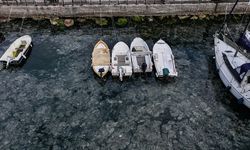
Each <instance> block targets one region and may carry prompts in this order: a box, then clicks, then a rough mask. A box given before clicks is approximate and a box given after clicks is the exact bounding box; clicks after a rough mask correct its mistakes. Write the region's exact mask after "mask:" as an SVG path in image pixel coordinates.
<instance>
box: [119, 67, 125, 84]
mask: <svg viewBox="0 0 250 150" xmlns="http://www.w3.org/2000/svg"><path fill="white" fill-rule="evenodd" d="M118 70H119V78H120V80H121V81H122V80H123V79H122V77H123V74H124V72H123V68H122V67H119V68H118Z"/></svg>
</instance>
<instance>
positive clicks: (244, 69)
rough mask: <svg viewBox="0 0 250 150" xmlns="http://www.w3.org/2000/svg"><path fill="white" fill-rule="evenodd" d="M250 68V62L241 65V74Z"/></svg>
mask: <svg viewBox="0 0 250 150" xmlns="http://www.w3.org/2000/svg"><path fill="white" fill-rule="evenodd" d="M248 70H250V63H246V64H243V65H241V66H240V74H242V73H247V72H248Z"/></svg>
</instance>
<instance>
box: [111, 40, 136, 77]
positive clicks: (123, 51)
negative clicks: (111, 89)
mask: <svg viewBox="0 0 250 150" xmlns="http://www.w3.org/2000/svg"><path fill="white" fill-rule="evenodd" d="M112 75H113V76H119V78H120V80H121V81H122V80H123V76H131V75H132V62H131V57H130V51H129V47H128V45H127V44H126V43H124V42H118V43H117V44H115V46H114V47H113V50H112Z"/></svg>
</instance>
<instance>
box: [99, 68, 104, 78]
mask: <svg viewBox="0 0 250 150" xmlns="http://www.w3.org/2000/svg"><path fill="white" fill-rule="evenodd" d="M104 71H105V70H104V68H99V70H98V72H100V75H101V77H102V73H103V72H104Z"/></svg>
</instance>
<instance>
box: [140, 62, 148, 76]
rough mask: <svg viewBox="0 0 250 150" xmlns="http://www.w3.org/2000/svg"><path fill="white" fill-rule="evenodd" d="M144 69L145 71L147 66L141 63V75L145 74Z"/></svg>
mask: <svg viewBox="0 0 250 150" xmlns="http://www.w3.org/2000/svg"><path fill="white" fill-rule="evenodd" d="M146 69H147V64H146V63H145V62H144V63H142V65H141V70H142V72H143V73H145V72H146Z"/></svg>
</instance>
